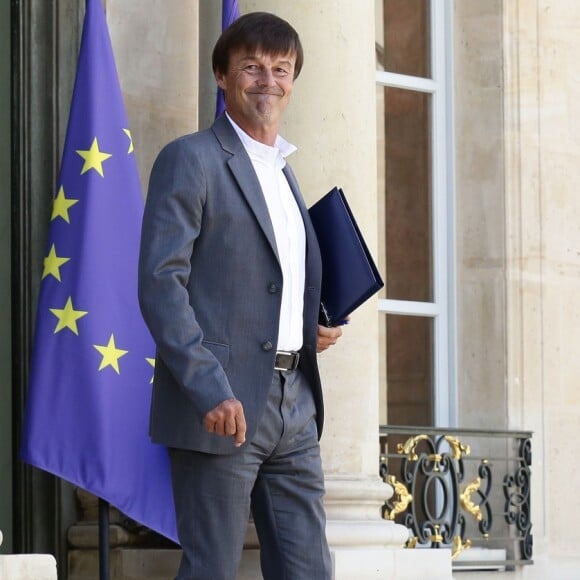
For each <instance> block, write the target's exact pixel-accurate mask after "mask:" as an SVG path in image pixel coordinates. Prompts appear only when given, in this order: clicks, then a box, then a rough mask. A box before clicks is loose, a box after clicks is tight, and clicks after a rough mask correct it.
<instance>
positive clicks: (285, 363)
mask: <svg viewBox="0 0 580 580" xmlns="http://www.w3.org/2000/svg"><path fill="white" fill-rule="evenodd" d="M299 360H300V353H299V352H289V351H286V350H279V351H278V352H277V353H276V361H275V363H274V370H275V371H295V370H296V369H297V368H298V361H299Z"/></svg>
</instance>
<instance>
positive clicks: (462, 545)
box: [451, 536, 471, 560]
mask: <svg viewBox="0 0 580 580" xmlns="http://www.w3.org/2000/svg"><path fill="white" fill-rule="evenodd" d="M469 548H471V540H465V542H462V540H461V536H453V546H452V549H451V559H452V560H455V558H457V556H459V554H461V552H465V550H469Z"/></svg>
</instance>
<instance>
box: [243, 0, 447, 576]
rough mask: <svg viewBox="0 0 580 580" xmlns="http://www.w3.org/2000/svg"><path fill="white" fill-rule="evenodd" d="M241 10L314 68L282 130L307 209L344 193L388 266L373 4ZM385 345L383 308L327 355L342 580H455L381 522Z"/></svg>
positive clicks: (334, 518) (371, 311) (329, 502)
mask: <svg viewBox="0 0 580 580" xmlns="http://www.w3.org/2000/svg"><path fill="white" fill-rule="evenodd" d="M240 9H241V12H242V13H246V12H249V11H253V10H265V11H270V12H274V13H275V14H277V15H279V16H281V17H282V18H285V19H286V20H288V21H289V22H290V23H291V24H292V25H293V26H294V27H295V28H296V29H297V31H298V33H299V34H300V37H301V40H302V43H303V46H304V52H305V60H304V68H303V70H302V73H301V75H300V77H299V78H298V80H297V82H296V85H295V88H294V95H293V102H292V103H291V104H290V107H289V108H288V111H287V112H286V118H285V124H284V126H283V127H282V130H281V132H282V134H283V135H284V136H285V137H286V138H287V139H288V140H289V141H291V142H292V143H294V144H295V145H296V146H297V147H298V152H297V153H296V154H295V155H293V156H292V158H291V159H290V163H291V164H292V167H293V169H294V170H295V172H296V174H297V177H298V180H299V182H300V186H301V189H302V192H303V194H304V196H305V198H306V201H307V204H308V205H311V204H312V203H314V202H315V201H316V200H317V199H319V198H320V197H321V196H322V195H324V194H325V193H326V192H327V191H329V190H330V189H331V188H332V187H333V186H335V185H338V186H340V187H342V188H343V189H344V191H345V194H346V195H347V198H348V201H349V204H350V206H351V208H352V211H353V213H354V215H355V217H356V218H357V221H358V223H359V226H360V228H361V230H362V231H363V233H364V236H365V239H366V241H367V242H368V245H369V248H370V249H371V252H372V253H373V255H375V256H377V251H376V249H377V158H376V140H377V134H376V103H375V94H376V92H375V54H374V50H375V43H374V39H375V14H374V2H371V1H368V0H367V1H365V2H352V1H351V0H333V1H330V0H320V1H317V2H312V1H311V0H294V1H293V2H278V1H276V0H241V1H240ZM378 337H379V316H378V314H377V304H376V301H375V300H374V299H373V300H370V301H369V302H368V303H367V304H365V305H364V306H363V307H361V308H360V309H359V310H357V311H356V313H355V314H354V315H353V316H352V319H351V323H350V324H349V325H348V326H347V327H345V329H344V336H343V338H342V339H341V341H340V343H339V345H337V346H336V347H334V348H333V349H331V350H330V351H328V352H326V353H324V354H322V355H321V356H320V364H321V370H322V374H323V376H322V378H323V388H324V393H325V405H326V413H325V431H324V435H323V439H322V452H323V461H324V465H325V473H326V487H327V497H326V509H327V517H328V526H327V533H328V539H329V543H330V545H331V551H332V556H333V562H334V578H335V580H339V579H347V578H348V579H352V580H354V579H356V580H362V579H364V578H387V577H389V578H418V577H429V578H450V577H451V565H450V559H449V553H448V552H446V551H441V550H427V551H426V550H420V551H419V550H405V549H403V548H402V546H403V545H404V543H405V542H406V540H407V538H408V530H407V529H406V528H405V527H403V526H401V525H398V524H395V523H394V522H389V521H386V520H383V519H382V518H381V513H380V510H381V506H382V504H383V503H384V501H385V500H386V499H388V498H389V497H390V496H391V494H392V489H391V487H390V486H388V485H387V484H385V483H383V482H382V480H381V479H380V478H379V474H378V459H379V439H378V424H379V412H378V407H379V388H378V387H379V378H378V373H379V370H378V369H379V362H378V344H379V339H378ZM250 577H251V576H248V578H250Z"/></svg>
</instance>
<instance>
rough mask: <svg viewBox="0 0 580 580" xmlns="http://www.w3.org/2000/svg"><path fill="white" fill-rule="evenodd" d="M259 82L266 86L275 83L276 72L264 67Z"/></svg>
mask: <svg viewBox="0 0 580 580" xmlns="http://www.w3.org/2000/svg"><path fill="white" fill-rule="evenodd" d="M258 83H259V84H260V85H261V86H264V87H269V86H272V85H273V84H274V73H273V72H272V70H271V69H269V68H266V67H264V68H263V69H262V70H261V71H260V74H259V76H258Z"/></svg>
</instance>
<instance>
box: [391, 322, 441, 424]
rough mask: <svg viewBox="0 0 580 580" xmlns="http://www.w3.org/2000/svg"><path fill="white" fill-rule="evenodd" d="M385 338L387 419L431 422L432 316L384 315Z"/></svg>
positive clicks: (421, 422)
mask: <svg viewBox="0 0 580 580" xmlns="http://www.w3.org/2000/svg"><path fill="white" fill-rule="evenodd" d="M386 342H387V348H386V359H387V360H386V375H387V376H386V379H387V380H386V392H387V396H386V399H387V416H386V418H387V423H388V424H389V425H421V426H432V425H433V319H432V318H422V317H418V316H399V315H388V316H387V317H386ZM382 352H385V350H382ZM381 384H382V385H385V383H384V382H382V383H381ZM383 388H384V387H383ZM381 422H382V417H381Z"/></svg>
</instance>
